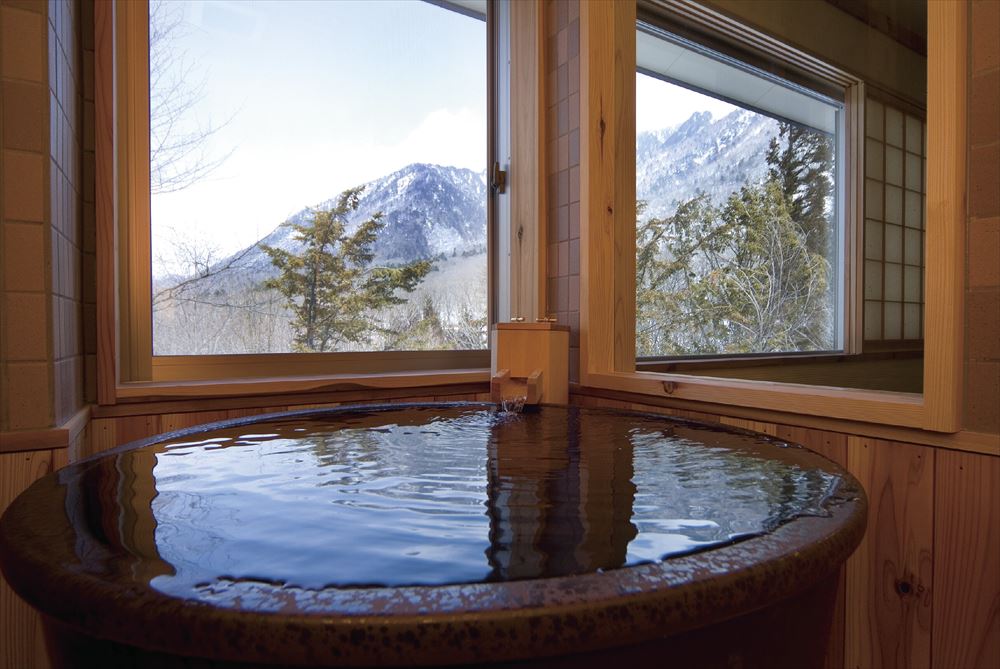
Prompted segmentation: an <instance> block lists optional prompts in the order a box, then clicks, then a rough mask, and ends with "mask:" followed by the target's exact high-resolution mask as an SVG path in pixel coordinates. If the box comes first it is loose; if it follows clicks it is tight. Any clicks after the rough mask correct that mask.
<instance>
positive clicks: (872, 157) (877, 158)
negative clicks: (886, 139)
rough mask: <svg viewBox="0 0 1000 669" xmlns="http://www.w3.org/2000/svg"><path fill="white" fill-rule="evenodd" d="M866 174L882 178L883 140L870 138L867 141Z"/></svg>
mask: <svg viewBox="0 0 1000 669" xmlns="http://www.w3.org/2000/svg"><path fill="white" fill-rule="evenodd" d="M865 174H866V175H867V176H869V177H872V178H873V179H881V178H882V142H877V141H875V140H872V139H869V140H868V141H867V142H866V143H865Z"/></svg>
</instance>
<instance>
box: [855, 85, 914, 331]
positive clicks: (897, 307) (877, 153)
mask: <svg viewBox="0 0 1000 669" xmlns="http://www.w3.org/2000/svg"><path fill="white" fill-rule="evenodd" d="M865 117H866V120H865V136H866V138H865V233H864V239H865V243H864V245H865V280H864V285H865V314H864V323H865V325H864V330H865V332H864V335H865V348H866V349H869V348H874V347H875V346H876V345H878V344H882V345H885V344H888V343H890V342H897V343H901V342H917V341H920V340H922V339H923V336H924V319H923V303H924V297H923V294H924V218H925V209H926V205H925V202H924V200H925V193H926V187H925V180H926V179H925V174H926V158H925V155H926V153H925V149H924V147H925V145H926V126H925V123H924V121H923V119H922V118H921V117H920V116H918V115H916V113H914V112H907V111H904V110H902V109H900V108H899V106H898V105H893V104H889V103H884V102H881V101H880V100H877V99H873V98H871V97H869V98H868V100H866V102H865Z"/></svg>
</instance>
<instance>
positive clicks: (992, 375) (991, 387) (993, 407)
mask: <svg viewBox="0 0 1000 669" xmlns="http://www.w3.org/2000/svg"><path fill="white" fill-rule="evenodd" d="M998 406H1000V362H969V363H966V365H965V421H964V424H963V427H964V428H965V429H966V430H972V431H974V432H991V433H994V434H996V433H997V432H1000V411H998V410H997V407H998Z"/></svg>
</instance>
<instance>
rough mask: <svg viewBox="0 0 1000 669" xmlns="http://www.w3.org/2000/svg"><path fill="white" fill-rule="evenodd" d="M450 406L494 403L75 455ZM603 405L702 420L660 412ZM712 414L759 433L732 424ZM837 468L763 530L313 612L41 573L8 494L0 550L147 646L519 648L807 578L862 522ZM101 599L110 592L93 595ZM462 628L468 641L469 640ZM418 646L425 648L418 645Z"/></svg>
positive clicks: (619, 638) (454, 651) (343, 651)
mask: <svg viewBox="0 0 1000 669" xmlns="http://www.w3.org/2000/svg"><path fill="white" fill-rule="evenodd" d="M455 406H469V407H489V406H492V405H490V404H485V403H479V402H461V403H407V404H402V403H399V404H380V405H353V406H346V405H345V406H344V407H335V408H328V409H307V410H301V411H292V412H277V413H272V414H261V415H257V416H249V417H243V418H236V419H229V420H224V421H217V422H214V423H208V424H203V425H198V426H193V427H191V428H184V429H182V430H176V431H173V432H169V433H164V434H161V435H156V436H154V437H150V438H147V439H141V440H137V441H134V442H131V443H129V444H125V445H123V446H120V447H118V448H115V449H112V450H109V451H104V452H102V453H98V454H95V455H93V456H90V457H88V458H85V459H82V460H80V461H78V462H77V463H75V464H83V463H86V462H89V461H92V460H95V459H100V458H103V457H110V456H113V455H115V454H119V453H121V452H124V451H127V450H131V449H135V448H141V447H144V446H148V445H151V444H156V443H159V442H162V441H166V440H173V439H176V438H180V437H186V436H190V435H193V434H197V433H200V432H204V431H207V430H212V429H220V428H226V427H240V426H243V425H248V424H252V423H257V422H261V421H265V420H269V419H275V418H285V417H308V416H318V415H324V414H336V413H347V412H351V411H359V410H363V411H375V410H394V409H405V408H417V407H423V408H435V407H438V408H443V407H455ZM598 411H604V410H603V409H599V410H598ZM606 411H609V412H611V413H615V414H619V415H620V414H633V415H640V416H649V417H654V418H658V419H661V420H665V421H668V422H679V423H683V424H690V425H699V426H700V425H706V424H705V423H700V422H698V421H690V420H685V419H675V418H673V417H670V416H663V415H658V414H648V413H641V412H629V411H619V410H614V409H609V410H606ZM709 426H710V427H711V428H712V429H723V430H726V431H729V432H735V433H740V434H750V435H754V436H755V437H765V438H766V435H759V434H758V433H754V432H749V431H746V430H740V429H738V428H731V427H730V426H716V425H714V424H710V425H709ZM771 440H772V441H775V442H782V440H778V439H773V438H771ZM782 443H783V442H782ZM838 469H840V471H841V472H843V470H842V469H841V468H839V467H838ZM843 475H844V485H845V486H847V487H848V489H849V490H850V491H851V493H852V494H853V495H854V496H853V498H852V499H847V500H845V501H841V502H839V503H836V504H834V505H832V506H831V507H830V511H831V517H825V518H819V517H800V518H797V519H795V520H793V521H790V522H788V523H785V524H783V525H781V526H780V527H778V528H777V529H776V530H774V531H773V532H771V533H769V534H766V535H763V536H759V537H752V538H749V539H746V540H743V541H740V542H737V543H734V544H728V545H725V546H721V547H717V548H714V549H710V550H706V551H702V552H699V553H694V554H689V555H684V556H679V557H673V558H670V559H668V560H666V561H661V562H656V563H647V564H641V565H635V566H631V567H622V568H619V569H614V570H610V571H607V572H602V573H592V574H583V575H576V576H561V577H553V578H545V579H534V580H530V581H509V582H498V583H477V584H458V585H444V586H405V587H397V588H360V589H344V590H339V591H335V594H336V597H335V598H334V599H335V600H336V602H337V604H338V606H339V608H338V607H336V606H335V607H331V606H325V607H323V608H318V609H315V610H311V611H308V610H306V611H301V610H300V611H296V612H288V613H281V612H279V613H269V612H259V611H252V610H245V609H244V610H241V609H235V608H229V607H219V606H214V605H211V604H208V603H205V602H201V601H197V600H181V599H177V598H174V597H170V596H168V595H165V594H162V593H160V592H158V591H156V590H154V589H152V588H150V587H149V586H148V585H147V586H145V587H142V586H135V585H132V586H129V585H128V584H123V583H112V582H109V581H106V580H104V579H102V578H100V577H97V576H94V575H92V574H88V573H83V572H82V571H79V570H77V571H70V570H68V569H67V568H65V567H64V568H62V569H61V570H59V572H58V573H57V574H55V576H53V575H52V574H49V577H48V578H45V577H40V576H39V575H40V574H43V573H44V572H45V571H46V566H47V563H46V562H45V561H44V559H43V556H39V555H37V554H35V555H33V554H32V551H31V550H30V548H32V546H28V545H17V544H16V543H15V542H14V541H13V537H11V536H9V534H8V533H9V532H10V531H11V530H12V529H15V530H16V529H18V528H11V527H10V524H11V523H12V522H13V521H11V520H10V517H11V516H12V515H13V514H12V512H14V510H15V507H17V506H20V505H19V504H18V500H15V502H14V503H12V504H11V506H10V508H8V510H7V513H5V514H4V518H3V519H2V520H0V548H2V549H3V550H2V551H0V555H2V558H3V559H2V560H0V562H2V563H3V564H2V566H3V570H4V573H5V575H7V576H8V581H9V582H10V583H11V584H12V587H14V588H15V591H16V592H17V593H18V594H19V595H20V596H22V597H23V598H24V599H25V600H27V601H28V602H29V603H30V604H31V605H32V606H34V607H35V608H36V609H38V610H39V611H40V612H42V613H43V614H44V615H45V616H48V617H51V618H53V619H55V620H57V621H59V622H60V623H61V624H64V625H67V626H69V627H71V628H74V629H77V630H79V631H80V632H82V633H84V634H89V635H92V636H95V637H98V638H105V639H109V640H113V641H116V642H119V643H124V644H129V645H134V646H138V647H141V648H145V649H149V650H157V651H165V652H175V653H176V652H177V650H178V648H179V647H180V646H181V645H182V644H184V643H191V642H192V641H193V642H195V645H196V646H197V647H200V648H202V649H203V650H204V649H208V648H213V649H214V650H216V652H214V653H211V654H208V653H204V652H203V653H194V654H195V655H199V656H210V657H213V658H216V659H220V660H231V661H244V662H251V661H259V660H261V659H262V658H264V657H268V656H270V657H272V658H274V657H279V658H282V659H285V660H287V661H289V662H302V663H311V662H319V663H320V664H338V663H342V662H346V663H351V664H359V665H365V664H378V663H414V662H417V663H419V664H437V663H441V662H444V661H449V662H476V661H484V660H490V661H501V660H516V659H522V658H526V657H542V656H547V655H558V654H565V653H570V652H580V651H585V650H596V649H601V648H609V647H614V646H619V645H628V644H632V643H638V642H642V641H646V640H650V639H652V638H658V637H663V636H670V635H673V634H678V633H681V632H684V631H687V630H689V629H692V628H694V627H703V626H706V625H711V624H714V623H717V622H721V621H723V620H727V619H730V618H735V617H738V616H741V615H745V614H747V613H750V612H752V611H754V610H757V609H760V608H765V607H767V606H770V605H772V604H774V603H776V602H780V601H781V600H784V599H787V598H789V597H792V596H794V595H796V594H799V593H801V592H803V591H805V590H806V589H808V588H809V587H810V586H811V585H813V584H814V583H817V582H818V581H819V580H820V579H822V578H823V577H825V576H827V575H829V574H831V573H832V572H833V571H834V570H835V569H836V568H837V567H838V566H839V565H840V564H841V563H842V562H843V561H844V560H846V559H847V557H848V556H849V555H850V554H851V553H852V552H853V551H854V549H855V548H856V547H857V545H858V544H859V543H860V541H861V538H862V536H863V534H864V530H865V524H866V516H867V499H866V497H865V495H864V491H863V489H862V488H861V486H860V484H858V483H857V481H856V480H855V479H854V478H853V477H852V476H850V474H848V473H847V472H843ZM49 476H56V474H55V473H52V474H49ZM43 478H44V477H43ZM29 490H30V488H29ZM25 492H27V491H25ZM19 499H24V498H23V497H21V496H19ZM28 515H29V516H30V513H28ZM24 518H25V516H24V515H23V514H22V520H23V519H24ZM21 524H22V525H26V523H23V522H22V523H21ZM20 529H21V530H22V531H23V530H24V529H25V527H21V528H20ZM15 534H17V533H16V532H15ZM35 539H36V542H35V543H36V545H35V546H34V548H39V545H40V544H44V538H43V537H42V536H41V535H39V534H36V535H35ZM29 543H30V542H29ZM41 548H42V549H44V546H41ZM42 552H44V551H42ZM48 571H51V570H48ZM15 584H16V585H15ZM358 594H365V595H373V596H372V597H371V599H370V601H369V602H368V603H367V604H366V605H362V604H359V603H358V602H353V603H352V604H350V605H349V606H348V605H347V604H348V602H347V600H349V599H354V598H355V596H356V595H358ZM102 601H106V602H111V603H112V604H113V605H108V604H104V605H95V604H94V602H102ZM443 602H450V604H447V605H442V603H443ZM366 606H367V608H366ZM377 616H382V617H377ZM511 634H515V635H516V638H517V642H516V643H511ZM305 636H308V637H310V638H312V639H313V640H314V642H312V647H311V648H310V651H309V652H308V653H306V652H305V650H304V646H302V647H295V640H296V639H301V638H303V637H305ZM473 637H474V638H476V639H477V643H475V644H472V643H468V640H469V639H470V638H473ZM384 638H390V639H393V640H394V644H395V645H394V644H393V643H389V644H388V645H385V644H384V643H383V642H382V639H384ZM250 640H252V642H251V641H250ZM262 640H263V641H262ZM261 643H263V647H262V646H261ZM414 644H417V645H419V647H420V649H421V650H417V649H415V647H414ZM317 652H318V653H319V656H317V655H316V653H317ZM417 652H423V653H424V655H422V656H420V657H419V658H418V657H415V653H417ZM295 653H299V655H296V654H295Z"/></svg>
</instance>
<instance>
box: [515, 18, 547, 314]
mask: <svg viewBox="0 0 1000 669" xmlns="http://www.w3.org/2000/svg"><path fill="white" fill-rule="evenodd" d="M544 16H545V7H544V3H541V2H512V3H511V4H510V23H511V28H510V42H511V44H510V73H511V77H510V84H511V91H510V137H511V139H510V144H511V147H510V150H511V158H510V163H511V164H510V168H509V170H510V175H509V181H510V184H509V186H508V187H509V188H510V197H511V217H510V242H509V243H510V250H511V253H510V277H511V286H510V297H511V300H510V302H511V305H510V307H511V316H520V317H522V318H524V319H525V320H526V321H528V322H531V321H533V320H534V319H536V318H540V317H545V316H547V315H548V311H547V308H546V304H545V276H546V274H545V272H546V269H545V262H546V254H545V249H546V248H547V246H546V229H545V228H546V226H545V221H546V212H547V204H546V191H545V175H546V174H547V172H546V166H545V150H544V148H545V147H546V146H547V142H548V140H547V138H546V136H545V76H544V75H545V58H544V54H545V25H544Z"/></svg>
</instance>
